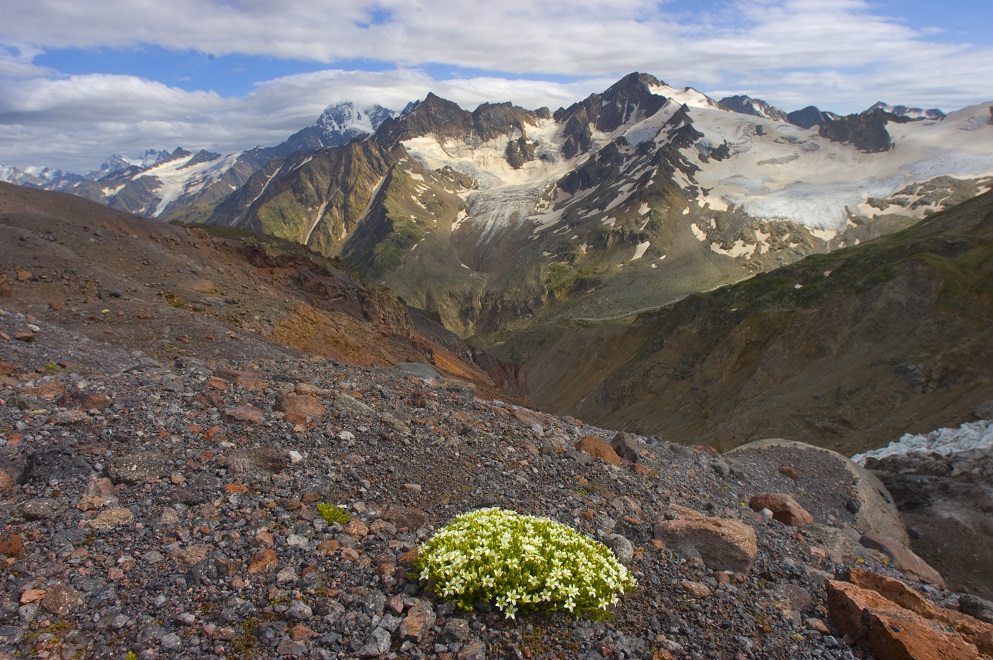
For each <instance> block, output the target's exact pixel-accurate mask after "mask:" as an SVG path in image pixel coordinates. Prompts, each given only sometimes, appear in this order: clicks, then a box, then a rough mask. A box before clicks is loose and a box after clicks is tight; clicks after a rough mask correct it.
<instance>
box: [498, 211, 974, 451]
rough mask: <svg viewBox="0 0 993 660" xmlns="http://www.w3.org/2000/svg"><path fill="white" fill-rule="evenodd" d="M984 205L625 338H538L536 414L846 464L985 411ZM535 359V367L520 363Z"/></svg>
mask: <svg viewBox="0 0 993 660" xmlns="http://www.w3.org/2000/svg"><path fill="white" fill-rule="evenodd" d="M991 328H993V193H986V194H985V195H983V196H981V197H978V198H976V199H974V200H971V201H968V202H965V203H964V204H962V205H960V206H957V207H955V208H954V209H951V210H949V211H945V212H943V213H940V214H936V215H933V216H931V217H929V218H928V219H927V220H925V221H923V222H922V223H920V224H919V225H916V226H914V227H911V228H910V229H907V230H904V231H902V232H898V233H895V234H891V235H888V236H884V237H882V238H879V239H877V240H875V241H872V242H871V243H868V244H865V245H861V246H858V247H853V248H849V249H845V250H839V251H836V252H833V253H831V254H826V255H814V256H811V257H808V258H806V259H804V260H802V261H799V262H797V263H795V264H792V265H790V266H786V267H784V268H781V269H778V270H776V271H773V272H770V273H764V274H759V275H756V276H755V277H754V278H752V279H749V280H747V281H744V282H741V283H740V284H737V285H734V286H730V287H725V288H722V289H720V290H717V291H714V292H711V293H705V294H699V295H695V296H691V297H689V298H687V299H685V300H683V301H681V302H679V303H676V304H675V305H672V306H670V307H667V308H665V309H663V310H661V311H659V312H655V313H650V314H644V315H642V316H640V317H638V318H637V319H636V320H634V321H633V322H629V323H627V324H621V323H613V324H605V325H600V326H595V327H586V328H583V327H579V328H563V327H559V328H548V329H541V328H535V329H533V331H532V332H531V334H530V335H528V334H525V335H522V336H520V337H518V338H516V339H515V344H514V345H510V344H508V345H505V346H501V347H498V353H499V354H500V355H502V356H504V357H508V356H514V357H517V358H521V359H527V363H526V367H527V368H528V371H529V373H530V374H531V375H532V379H531V385H532V388H533V394H534V397H535V400H536V401H537V402H538V403H539V405H543V406H544V407H545V408H547V409H549V410H552V411H555V412H557V413H568V414H573V415H576V416H580V417H582V418H584V419H588V420H590V421H592V422H595V423H598V424H610V425H613V426H616V427H618V428H625V429H629V430H632V431H636V432H641V433H646V434H655V435H659V436H661V437H663V438H666V439H671V440H675V441H678V442H684V443H703V444H711V445H714V446H717V447H720V448H724V449H727V448H730V447H733V446H736V445H738V444H741V443H743V442H747V441H749V440H753V439H758V438H764V437H789V438H793V439H798V440H803V441H805V442H810V443H813V444H817V445H820V446H825V447H829V448H833V449H836V450H838V451H841V452H842V453H847V454H851V453H854V452H856V451H862V450H865V449H868V448H871V447H876V446H880V445H883V444H885V443H887V442H888V441H889V440H891V439H892V438H896V437H899V436H900V435H901V434H902V433H904V432H922V431H929V430H930V429H933V428H938V427H941V426H955V425H957V424H958V423H960V422H961V421H963V420H965V419H968V418H969V417H970V415H971V412H972V410H973V409H974V407H975V406H977V405H978V404H980V403H982V402H983V401H987V400H990V399H993V330H991ZM529 351H531V353H530V358H529V357H528V355H529Z"/></svg>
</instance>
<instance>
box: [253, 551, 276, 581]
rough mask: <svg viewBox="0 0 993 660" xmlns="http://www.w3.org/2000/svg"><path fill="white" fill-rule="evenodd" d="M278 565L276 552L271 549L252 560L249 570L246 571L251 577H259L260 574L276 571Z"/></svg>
mask: <svg viewBox="0 0 993 660" xmlns="http://www.w3.org/2000/svg"><path fill="white" fill-rule="evenodd" d="M278 565H279V559H277V557H276V553H275V551H274V550H272V549H271V548H270V549H267V550H263V551H262V552H260V553H258V554H257V555H255V556H254V557H252V560H251V561H250V562H248V568H247V569H246V570H247V571H248V574H249V575H259V574H260V573H265V572H266V571H271V570H274V569H275V568H276V566H278Z"/></svg>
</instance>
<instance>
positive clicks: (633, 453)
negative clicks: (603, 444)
mask: <svg viewBox="0 0 993 660" xmlns="http://www.w3.org/2000/svg"><path fill="white" fill-rule="evenodd" d="M610 446H611V448H613V450H614V451H615V452H616V453H617V455H618V456H620V457H621V458H622V459H623V460H625V461H628V462H630V463H637V462H638V461H639V460H641V450H640V449H639V447H638V436H636V435H634V434H632V433H624V432H623V431H621V432H620V433H618V434H617V435H615V436H614V439H613V440H611V441H610Z"/></svg>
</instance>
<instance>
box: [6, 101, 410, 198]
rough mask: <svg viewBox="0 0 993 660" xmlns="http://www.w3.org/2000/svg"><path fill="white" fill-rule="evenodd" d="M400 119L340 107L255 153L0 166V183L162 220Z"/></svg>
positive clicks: (155, 154)
mask: <svg viewBox="0 0 993 660" xmlns="http://www.w3.org/2000/svg"><path fill="white" fill-rule="evenodd" d="M395 114H396V113H395V112H394V111H392V110H387V109H386V108H383V107H381V106H378V105H374V106H372V107H369V108H365V109H359V108H357V107H356V106H355V104H354V103H350V102H345V103H337V104H334V105H330V106H328V107H327V108H326V109H325V110H324V112H323V113H322V114H321V116H320V117H319V118H318V119H317V121H316V122H315V123H314V124H313V125H311V126H308V127H306V128H304V129H302V130H300V131H297V132H296V133H294V134H293V135H291V136H290V137H289V138H287V139H286V140H285V141H284V142H282V143H281V144H278V145H276V146H274V147H254V148H252V149H248V150H246V151H241V152H238V153H234V154H228V155H227V156H222V155H221V154H218V153H213V152H209V151H204V150H201V151H198V152H197V153H192V152H189V151H187V150H185V149H182V148H177V149H175V150H174V151H172V152H168V151H156V150H154V149H149V150H148V151H146V152H145V155H144V156H143V157H142V158H141V159H140V160H135V159H129V158H126V157H125V156H122V155H120V154H114V155H113V156H111V157H109V158H108V159H107V160H106V161H104V163H103V165H101V167H100V169H99V170H95V171H93V172H90V173H89V174H82V175H81V174H74V173H71V172H63V171H61V170H52V169H49V168H46V167H30V168H26V169H25V170H18V169H17V168H14V167H12V166H9V165H0V181H7V182H9V183H16V184H18V185H23V186H29V187H32V188H41V189H44V190H58V191H61V192H68V193H72V194H75V195H79V196H81V197H85V198H87V199H90V200H92V201H96V202H100V203H102V204H105V205H107V206H109V207H111V208H115V209H120V210H122V211H128V212H129V213H134V214H136V215H141V216H145V217H153V218H162V217H167V216H169V215H170V214H171V213H174V212H176V211H178V210H180V209H184V208H186V207H188V206H191V205H195V204H197V203H210V202H214V201H217V200H219V199H221V198H222V197H224V196H225V195H227V194H229V193H230V192H231V191H232V190H235V189H236V188H238V187H239V186H241V185H243V184H244V183H245V181H247V180H248V177H249V176H251V175H252V174H253V173H255V172H256V171H258V170H259V169H260V168H261V167H263V166H265V164H266V163H268V162H269V161H271V160H273V159H274V158H283V157H286V156H288V155H289V154H291V153H293V152H296V151H301V150H313V149H320V148H323V147H333V146H339V145H343V144H347V143H348V142H350V141H352V140H353V139H355V138H357V137H359V136H361V135H366V134H369V133H372V132H373V131H375V130H376V128H378V127H379V125H380V124H381V123H382V122H383V121H384V120H385V119H388V118H390V117H393V116H394V115H395Z"/></svg>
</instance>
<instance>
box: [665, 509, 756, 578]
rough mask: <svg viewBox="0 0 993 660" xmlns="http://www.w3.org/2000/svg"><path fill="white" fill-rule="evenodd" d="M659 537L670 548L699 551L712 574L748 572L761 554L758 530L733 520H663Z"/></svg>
mask: <svg viewBox="0 0 993 660" xmlns="http://www.w3.org/2000/svg"><path fill="white" fill-rule="evenodd" d="M655 537H656V538H658V539H660V540H662V541H664V542H665V544H666V546H668V547H670V548H673V549H676V550H682V551H683V552H687V551H688V550H689V551H693V552H696V553H697V554H699V555H700V558H701V559H702V560H703V563H704V564H705V565H706V566H707V568H709V569H710V570H712V571H732V572H735V573H744V572H747V571H748V570H749V569H750V568H751V567H752V562H753V561H754V560H755V555H756V554H758V545H757V544H756V537H755V530H754V529H752V528H751V527H749V526H748V525H746V524H745V523H742V522H738V521H737V520H731V519H730V518H707V517H705V516H701V515H684V516H682V517H679V518H676V519H675V520H659V521H658V523H656V525H655Z"/></svg>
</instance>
